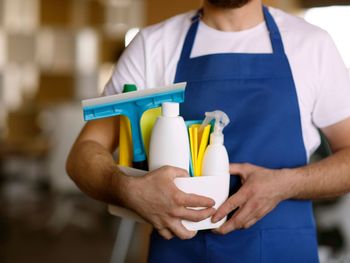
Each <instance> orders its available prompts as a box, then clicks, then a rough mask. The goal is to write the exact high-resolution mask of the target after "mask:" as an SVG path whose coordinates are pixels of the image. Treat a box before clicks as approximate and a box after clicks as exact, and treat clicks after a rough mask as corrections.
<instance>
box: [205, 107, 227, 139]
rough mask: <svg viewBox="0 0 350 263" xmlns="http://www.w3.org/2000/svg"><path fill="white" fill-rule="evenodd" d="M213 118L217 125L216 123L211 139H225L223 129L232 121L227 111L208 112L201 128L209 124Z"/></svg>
mask: <svg viewBox="0 0 350 263" xmlns="http://www.w3.org/2000/svg"><path fill="white" fill-rule="evenodd" d="M212 120H215V125H214V132H213V134H212V135H211V136H210V137H211V139H210V140H211V141H212V140H213V139H214V137H221V138H222V141H223V134H222V130H223V129H224V128H225V127H226V126H227V125H228V124H229V123H230V119H229V117H228V116H227V114H226V113H225V112H223V111H220V110H216V111H212V112H206V113H205V119H204V121H203V122H202V125H201V127H200V130H202V129H204V127H205V126H207V125H208V124H209V123H210V122H211V121H212ZM220 141H221V139H220Z"/></svg>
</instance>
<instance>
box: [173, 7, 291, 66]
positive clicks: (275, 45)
mask: <svg viewBox="0 0 350 263" xmlns="http://www.w3.org/2000/svg"><path fill="white" fill-rule="evenodd" d="M202 12H203V10H202V9H199V10H198V11H197V13H196V14H195V15H194V16H193V17H192V18H191V22H192V23H191V26H190V28H189V30H188V32H187V35H186V38H185V41H184V44H183V47H182V51H181V56H180V59H181V60H182V59H189V58H190V56H191V52H192V48H193V43H194V40H195V38H196V34H197V30H198V25H199V21H200V18H201V16H202ZM263 12H264V17H265V21H266V26H267V29H268V30H269V32H270V40H271V45H272V50H273V53H274V54H284V47H283V42H282V37H281V34H280V31H279V29H278V26H277V24H276V22H275V20H274V19H273V17H272V15H271V14H270V12H269V10H268V8H267V7H266V6H263Z"/></svg>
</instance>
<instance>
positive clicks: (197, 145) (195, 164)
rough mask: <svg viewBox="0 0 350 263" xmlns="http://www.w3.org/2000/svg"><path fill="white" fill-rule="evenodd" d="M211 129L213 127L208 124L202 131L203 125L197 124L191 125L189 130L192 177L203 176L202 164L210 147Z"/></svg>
mask: <svg viewBox="0 0 350 263" xmlns="http://www.w3.org/2000/svg"><path fill="white" fill-rule="evenodd" d="M210 128H211V125H210V124H208V125H206V127H205V128H204V129H201V125H200V124H197V123H195V124H191V125H190V126H189V128H188V133H189V138H190V148H191V165H190V175H191V176H201V175H202V162H203V157H204V152H205V149H206V147H207V145H208V140H209V133H210Z"/></svg>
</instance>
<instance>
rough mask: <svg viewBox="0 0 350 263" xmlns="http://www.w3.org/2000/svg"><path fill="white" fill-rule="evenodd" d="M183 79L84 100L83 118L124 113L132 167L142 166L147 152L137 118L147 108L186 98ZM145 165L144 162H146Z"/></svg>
mask: <svg viewBox="0 0 350 263" xmlns="http://www.w3.org/2000/svg"><path fill="white" fill-rule="evenodd" d="M185 87H186V82H182V83H176V84H173V85H170V86H167V87H161V88H155V89H143V90H138V91H134V92H128V93H122V94H118V95H111V96H106V97H100V98H94V99H88V100H84V101H83V102H82V105H83V113H84V119H85V121H90V120H96V119H101V118H108V117H112V116H117V115H125V116H127V117H128V118H129V120H130V123H131V134H132V141H133V156H134V157H133V158H134V159H133V167H135V168H139V169H145V166H144V164H145V161H146V152H145V148H144V145H143V143H142V134H141V129H140V119H141V117H142V114H143V113H144V112H145V111H146V110H148V109H153V108H157V107H159V106H161V104H162V103H163V102H177V103H181V102H183V101H184V99H185ZM146 164H147V162H146Z"/></svg>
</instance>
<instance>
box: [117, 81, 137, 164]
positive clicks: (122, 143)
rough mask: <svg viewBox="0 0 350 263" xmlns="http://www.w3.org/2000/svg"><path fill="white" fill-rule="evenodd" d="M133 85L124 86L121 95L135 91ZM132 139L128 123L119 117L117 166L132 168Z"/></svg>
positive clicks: (122, 117) (124, 117)
mask: <svg viewBox="0 0 350 263" xmlns="http://www.w3.org/2000/svg"><path fill="white" fill-rule="evenodd" d="M136 90H137V87H136V85H133V84H125V85H124V88H123V93H126V92H131V91H136ZM132 157H133V156H132V139H131V127H130V121H129V119H128V118H127V117H126V116H120V124H119V164H120V165H123V166H127V167H131V166H132V159H133V158H132Z"/></svg>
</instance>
